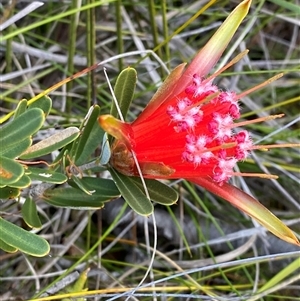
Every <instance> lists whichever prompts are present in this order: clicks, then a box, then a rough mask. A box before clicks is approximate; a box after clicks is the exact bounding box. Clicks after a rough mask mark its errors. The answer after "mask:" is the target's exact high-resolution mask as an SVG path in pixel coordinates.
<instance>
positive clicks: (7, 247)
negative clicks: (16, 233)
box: [0, 239, 18, 253]
mask: <svg viewBox="0 0 300 301" xmlns="http://www.w3.org/2000/svg"><path fill="white" fill-rule="evenodd" d="M0 249H2V250H3V251H5V252H7V253H16V252H17V251H18V249H17V248H14V247H12V246H10V245H8V244H7V243H6V242H4V241H3V240H2V239H0Z"/></svg>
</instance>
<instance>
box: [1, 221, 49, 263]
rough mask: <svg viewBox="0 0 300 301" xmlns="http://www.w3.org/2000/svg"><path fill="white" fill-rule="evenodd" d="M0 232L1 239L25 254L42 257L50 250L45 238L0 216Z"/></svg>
mask: <svg viewBox="0 0 300 301" xmlns="http://www.w3.org/2000/svg"><path fill="white" fill-rule="evenodd" d="M0 233H1V239H2V240H3V241H4V242H5V243H6V244H8V245H10V246H12V247H14V248H17V249H19V250H20V251H22V252H24V253H26V254H29V255H32V256H36V257H43V256H45V255H47V254H48V253H49V251H50V246H49V244H48V242H47V241H46V240H45V239H43V238H42V237H40V236H38V235H36V234H34V233H31V232H28V231H25V230H24V229H22V228H20V227H18V226H16V225H14V224H12V223H11V222H9V221H6V220H5V219H3V218H1V217H0Z"/></svg>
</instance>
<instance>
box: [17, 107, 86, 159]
mask: <svg viewBox="0 0 300 301" xmlns="http://www.w3.org/2000/svg"><path fill="white" fill-rule="evenodd" d="M32 110H33V109H32ZM79 134H80V133H79V129H78V128H76V127H69V128H67V129H64V130H62V131H59V132H58V133H56V134H54V135H52V136H50V137H48V138H46V139H43V140H42V141H40V142H38V143H36V144H34V145H32V146H31V147H30V148H28V149H27V150H26V151H25V152H24V153H23V154H22V155H21V156H20V158H21V159H32V158H36V157H41V156H44V155H47V154H49V153H51V152H53V151H55V150H58V149H60V148H62V147H64V146H65V145H67V144H69V143H71V142H72V141H74V140H75V139H76V138H77V137H78V136H79Z"/></svg>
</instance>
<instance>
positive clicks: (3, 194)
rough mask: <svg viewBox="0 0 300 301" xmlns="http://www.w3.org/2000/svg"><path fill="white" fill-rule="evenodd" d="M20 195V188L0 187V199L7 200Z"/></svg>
mask: <svg viewBox="0 0 300 301" xmlns="http://www.w3.org/2000/svg"><path fill="white" fill-rule="evenodd" d="M19 195H20V189H18V188H13V187H9V186H6V187H3V188H0V199H1V200H8V199H14V198H17V197H18V196H19Z"/></svg>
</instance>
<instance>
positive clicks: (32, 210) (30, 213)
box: [21, 198, 42, 229]
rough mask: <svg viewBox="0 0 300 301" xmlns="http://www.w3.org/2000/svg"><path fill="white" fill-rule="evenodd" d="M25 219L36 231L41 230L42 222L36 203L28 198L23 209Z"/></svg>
mask: <svg viewBox="0 0 300 301" xmlns="http://www.w3.org/2000/svg"><path fill="white" fill-rule="evenodd" d="M21 212H22V216H23V219H24V221H25V223H26V224H27V225H28V226H29V227H31V228H35V229H40V228H41V227H42V223H41V220H40V218H39V216H38V213H37V208H36V204H35V202H34V201H33V200H32V199H31V198H27V199H26V200H25V202H24V204H23V206H22V209H21Z"/></svg>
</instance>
